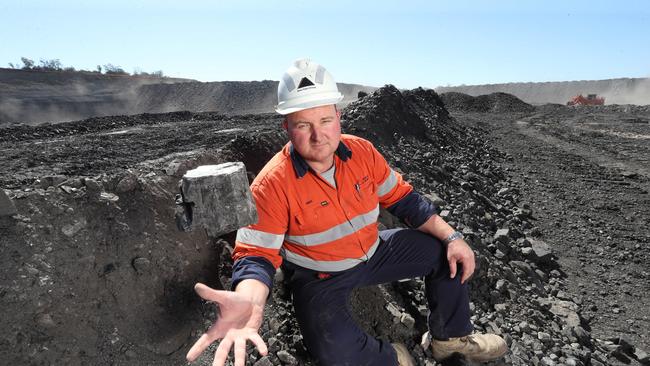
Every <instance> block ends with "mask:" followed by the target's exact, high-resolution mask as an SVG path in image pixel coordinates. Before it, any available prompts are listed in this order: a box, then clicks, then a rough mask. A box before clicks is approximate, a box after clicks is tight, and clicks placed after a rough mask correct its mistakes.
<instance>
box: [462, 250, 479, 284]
mask: <svg viewBox="0 0 650 366" xmlns="http://www.w3.org/2000/svg"><path fill="white" fill-rule="evenodd" d="M475 269H476V262H475V261H474V257H473V256H472V257H470V258H468V260H466V261H464V262H463V278H462V279H461V280H460V283H465V281H467V280H468V279H469V278H470V277H472V275H473V274H474V270H475Z"/></svg>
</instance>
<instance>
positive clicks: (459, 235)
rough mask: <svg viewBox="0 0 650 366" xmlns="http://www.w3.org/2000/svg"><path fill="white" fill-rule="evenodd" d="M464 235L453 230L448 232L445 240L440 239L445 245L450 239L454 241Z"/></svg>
mask: <svg viewBox="0 0 650 366" xmlns="http://www.w3.org/2000/svg"><path fill="white" fill-rule="evenodd" d="M464 237H465V236H464V235H463V233H461V232H460V231H454V232H453V233H451V234H449V236H448V237H446V238H445V240H443V241H442V243H443V244H445V246H446V245H447V244H449V243H451V242H452V241H454V240H456V239H463V238H464Z"/></svg>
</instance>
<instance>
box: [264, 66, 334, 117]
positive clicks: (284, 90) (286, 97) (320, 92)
mask: <svg viewBox="0 0 650 366" xmlns="http://www.w3.org/2000/svg"><path fill="white" fill-rule="evenodd" d="M342 99H343V95H342V94H341V93H339V89H338V88H337V87H336V82H335V81H334V78H332V75H331V74H330V73H329V72H327V70H325V68H324V67H323V66H321V65H319V64H317V63H315V62H312V61H311V60H309V59H298V60H296V61H294V62H293V65H291V67H290V68H289V69H288V70H287V71H286V72H285V73H284V75H282V80H280V84H278V106H277V107H276V108H275V111H276V112H278V113H280V114H289V113H293V112H298V111H301V110H303V109H308V108H313V107H319V106H322V105H329V104H336V103H338V102H340V101H341V100H342Z"/></svg>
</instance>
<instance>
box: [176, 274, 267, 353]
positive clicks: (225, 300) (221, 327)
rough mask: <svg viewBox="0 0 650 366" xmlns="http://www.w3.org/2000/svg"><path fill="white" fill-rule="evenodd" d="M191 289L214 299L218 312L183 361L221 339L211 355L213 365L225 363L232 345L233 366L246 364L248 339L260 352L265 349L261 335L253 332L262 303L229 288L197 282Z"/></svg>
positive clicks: (264, 351)
mask: <svg viewBox="0 0 650 366" xmlns="http://www.w3.org/2000/svg"><path fill="white" fill-rule="evenodd" d="M194 290H195V291H196V292H197V294H199V296H201V297H202V298H203V299H205V300H209V301H214V302H215V303H216V304H217V305H218V306H219V315H218V316H217V320H216V321H215V322H214V324H213V325H212V326H211V327H210V329H208V331H207V332H206V333H204V334H203V335H202V336H201V338H199V340H198V341H196V343H194V346H192V348H191V349H190V351H189V352H188V353H187V360H188V361H189V362H192V361H194V360H196V358H197V357H198V356H199V355H200V354H201V353H202V352H203V351H204V350H205V349H206V348H208V346H209V345H211V344H212V343H213V342H215V341H217V340H219V339H221V342H220V343H219V347H218V348H217V351H216V352H215V354H214V363H213V365H214V366H223V365H224V364H225V363H226V359H227V358H228V354H229V353H230V349H231V348H233V346H234V355H235V366H244V364H245V363H246V342H247V341H251V342H252V343H253V344H255V346H256V347H257V350H258V351H259V352H260V354H261V355H263V356H264V355H266V354H267V353H268V349H267V347H266V343H264V341H263V340H262V337H260V335H259V334H258V333H257V332H258V329H259V328H260V326H261V325H262V319H263V316H264V304H256V303H254V302H253V301H252V300H251V298H250V297H249V296H246V295H244V294H241V293H238V292H233V291H221V290H215V289H212V288H210V287H208V286H206V285H204V284H202V283H197V284H196V286H194Z"/></svg>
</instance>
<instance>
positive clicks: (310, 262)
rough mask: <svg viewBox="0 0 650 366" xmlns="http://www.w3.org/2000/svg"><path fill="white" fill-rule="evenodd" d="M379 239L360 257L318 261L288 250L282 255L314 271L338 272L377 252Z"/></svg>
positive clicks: (283, 251)
mask: <svg viewBox="0 0 650 366" xmlns="http://www.w3.org/2000/svg"><path fill="white" fill-rule="evenodd" d="M379 241H380V240H379V237H377V240H376V241H375V243H374V244H372V246H371V247H370V248H368V251H367V252H366V254H365V255H363V256H361V257H360V258H347V259H343V260H340V261H317V260H314V259H311V258H307V257H304V256H302V255H300V254H296V253H294V252H291V251H288V250H282V256H283V257H284V259H285V260H287V261H289V262H291V263H293V264H297V265H299V266H301V267H305V268H309V269H312V270H314V271H322V272H338V271H344V270H346V269H349V268H352V267H354V266H356V265H357V264H359V263H361V262H364V261H367V260H369V259H370V258H371V257H372V256H373V255H374V254H375V251H376V250H377V247H378V246H379Z"/></svg>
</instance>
